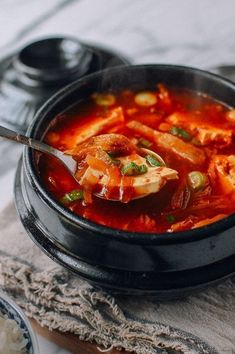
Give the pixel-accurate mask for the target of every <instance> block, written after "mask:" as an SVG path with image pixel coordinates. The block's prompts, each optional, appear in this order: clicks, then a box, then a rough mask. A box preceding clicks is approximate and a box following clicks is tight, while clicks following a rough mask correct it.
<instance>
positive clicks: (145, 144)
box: [138, 138, 153, 148]
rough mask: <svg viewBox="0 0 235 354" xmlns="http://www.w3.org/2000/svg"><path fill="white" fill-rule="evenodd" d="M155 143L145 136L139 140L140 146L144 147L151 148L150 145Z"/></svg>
mask: <svg viewBox="0 0 235 354" xmlns="http://www.w3.org/2000/svg"><path fill="white" fill-rule="evenodd" d="M152 145H153V144H152V143H151V141H149V140H147V139H144V138H140V139H139V141H138V146H139V147H144V148H149V147H150V146H152Z"/></svg>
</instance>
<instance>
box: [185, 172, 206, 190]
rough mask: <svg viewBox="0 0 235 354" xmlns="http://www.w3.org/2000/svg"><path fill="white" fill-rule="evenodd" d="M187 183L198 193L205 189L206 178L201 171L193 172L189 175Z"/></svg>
mask: <svg viewBox="0 0 235 354" xmlns="http://www.w3.org/2000/svg"><path fill="white" fill-rule="evenodd" d="M187 181H188V185H189V187H190V188H191V189H192V190H193V191H195V192H197V191H199V190H201V189H203V188H204V187H205V184H206V176H205V174H204V173H202V172H200V171H192V172H189V173H188V176H187Z"/></svg>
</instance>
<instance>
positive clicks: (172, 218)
mask: <svg viewBox="0 0 235 354" xmlns="http://www.w3.org/2000/svg"><path fill="white" fill-rule="evenodd" d="M166 220H167V221H168V222H169V224H173V223H174V222H175V217H174V215H172V214H169V215H167V216H166Z"/></svg>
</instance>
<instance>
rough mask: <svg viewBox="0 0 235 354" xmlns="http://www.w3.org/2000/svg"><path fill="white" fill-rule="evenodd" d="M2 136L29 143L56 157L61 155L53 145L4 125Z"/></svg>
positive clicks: (1, 129)
mask: <svg viewBox="0 0 235 354" xmlns="http://www.w3.org/2000/svg"><path fill="white" fill-rule="evenodd" d="M0 137H2V138H6V139H8V140H12V141H15V142H17V143H21V144H23V145H27V146H29V147H31V148H33V149H36V150H38V151H41V152H45V153H46V154H49V155H53V156H55V157H60V151H59V150H57V149H54V148H53V147H51V146H49V145H47V144H44V143H42V142H41V141H37V140H34V139H32V138H28V137H27V136H24V135H21V134H19V133H16V132H14V131H13V130H10V129H8V128H5V127H2V126H0Z"/></svg>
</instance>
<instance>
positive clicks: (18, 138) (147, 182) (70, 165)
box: [0, 126, 165, 200]
mask: <svg viewBox="0 0 235 354" xmlns="http://www.w3.org/2000/svg"><path fill="white" fill-rule="evenodd" d="M0 137H3V138H6V139H9V140H12V141H15V142H17V143H21V144H24V145H27V146H29V147H31V148H33V149H35V150H38V151H41V152H43V153H46V154H48V155H51V156H53V157H55V158H57V159H58V160H59V161H61V162H62V163H63V165H64V166H65V167H66V168H67V170H68V171H69V172H70V174H71V175H72V176H73V177H74V179H75V180H76V181H77V182H78V180H77V178H76V172H77V162H76V161H75V160H74V159H73V157H72V156H71V155H67V154H65V153H63V152H62V151H60V150H57V149H55V148H53V147H51V146H49V145H47V144H45V143H43V142H41V141H38V140H35V139H32V138H29V137H26V136H24V135H22V134H19V133H16V132H14V131H12V130H10V129H8V128H5V127H2V126H0ZM142 150H143V151H144V152H145V153H146V155H147V154H151V155H152V156H154V157H155V158H156V159H157V160H158V161H160V162H161V163H162V165H163V166H165V162H164V160H163V159H162V158H161V156H159V155H158V154H157V153H155V152H153V151H151V150H148V149H142ZM152 170H153V168H152ZM146 175H148V173H147V174H146ZM146 177H147V178H145V179H143V184H140V185H138V188H141V187H144V186H146V187H147V186H151V184H153V183H154V181H151V177H150V178H149V177H148V176H146ZM150 193H152V192H149V193H143V194H140V195H139V196H138V197H136V198H143V197H145V196H146V195H148V194H150ZM96 195H97V196H98V197H100V198H102V199H104V196H102V195H99V194H96ZM136 198H135V199H136ZM110 200H111V199H110Z"/></svg>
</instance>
